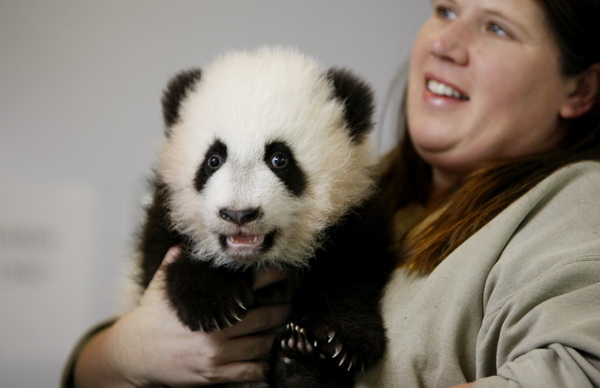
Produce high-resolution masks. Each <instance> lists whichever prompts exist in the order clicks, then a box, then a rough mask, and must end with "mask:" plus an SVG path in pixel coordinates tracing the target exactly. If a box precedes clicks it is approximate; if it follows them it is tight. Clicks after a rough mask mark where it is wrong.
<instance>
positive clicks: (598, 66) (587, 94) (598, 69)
mask: <svg viewBox="0 0 600 388" xmlns="http://www.w3.org/2000/svg"><path fill="white" fill-rule="evenodd" d="M572 85H573V86H572V91H571V92H570V94H569V95H568V96H567V99H566V100H565V102H564V103H563V105H562V106H561V107H560V112H559V113H560V117H562V118H563V119H574V118H577V117H579V116H582V115H584V114H585V113H586V112H588V111H589V110H590V109H591V108H592V107H593V106H594V103H595V102H596V100H597V99H598V98H600V96H599V95H598V94H599V93H600V63H594V64H592V65H591V66H590V67H589V68H588V69H587V70H585V71H584V72H583V73H581V74H579V75H577V76H575V77H573V80H572Z"/></svg>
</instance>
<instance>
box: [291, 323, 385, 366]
mask: <svg viewBox="0 0 600 388" xmlns="http://www.w3.org/2000/svg"><path fill="white" fill-rule="evenodd" d="M290 327H291V328H290ZM355 329H357V328H350V327H345V328H344V327H339V326H337V325H335V323H333V322H323V321H321V320H318V321H316V322H312V321H311V322H306V323H305V324H304V325H303V326H300V325H297V324H290V325H288V329H287V331H288V332H291V333H292V334H290V335H288V339H287V345H288V347H291V345H295V346H296V348H299V350H304V353H307V352H309V353H311V354H313V355H318V357H319V358H320V359H326V360H328V361H329V362H331V363H332V365H336V366H337V367H338V368H339V369H341V370H344V371H346V372H351V373H354V372H357V371H362V370H364V369H366V368H367V367H369V366H371V365H372V364H373V363H374V362H375V361H377V360H378V359H379V358H380V357H381V356H382V355H383V349H384V348H385V335H384V333H383V332H382V333H376V332H374V333H371V332H369V330H365V331H362V332H357V330H355Z"/></svg>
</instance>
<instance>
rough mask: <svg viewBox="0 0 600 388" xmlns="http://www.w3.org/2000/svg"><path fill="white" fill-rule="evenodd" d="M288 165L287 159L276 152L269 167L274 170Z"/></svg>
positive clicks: (282, 154) (281, 153)
mask: <svg viewBox="0 0 600 388" xmlns="http://www.w3.org/2000/svg"><path fill="white" fill-rule="evenodd" d="M287 165H288V158H287V156H286V155H285V154H284V153H283V152H276V153H274V154H273V156H271V167H273V168H276V169H282V168H286V167H287Z"/></svg>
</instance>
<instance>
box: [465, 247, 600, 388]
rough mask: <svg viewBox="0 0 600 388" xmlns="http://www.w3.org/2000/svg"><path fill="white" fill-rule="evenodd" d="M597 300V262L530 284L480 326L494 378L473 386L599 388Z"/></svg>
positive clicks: (555, 271) (563, 268) (562, 268)
mask: <svg viewBox="0 0 600 388" xmlns="http://www.w3.org/2000/svg"><path fill="white" fill-rule="evenodd" d="M599 301H600V257H588V258H584V259H578V260H575V261H573V262H570V263H567V264H564V265H557V266H556V267H555V268H550V269H549V270H548V271H547V272H546V273H544V274H543V275H542V276H540V277H539V278H537V279H532V280H531V282H530V283H529V284H527V285H526V286H524V287H523V288H521V289H519V290H518V291H516V292H515V293H514V294H512V295H510V296H509V297H508V298H506V300H505V301H504V303H503V305H502V307H500V308H499V309H498V310H497V311H494V313H493V314H491V315H489V316H488V317H487V318H486V320H485V321H484V326H485V327H486V330H485V333H484V331H483V330H482V334H481V336H482V337H484V338H485V340H484V343H485V344H487V346H490V345H492V343H494V345H495V346H496V347H497V348H496V351H497V353H496V355H495V356H493V358H495V360H494V361H495V363H496V367H497V377H496V378H490V379H488V380H487V381H482V382H481V383H478V384H477V385H476V387H478V388H483V387H532V388H533V387H540V388H542V387H543V388H552V387H556V388H559V387H560V388H569V387H573V388H575V387H577V388H584V387H598V386H600V304H599ZM488 357H489V358H490V359H491V358H492V356H491V355H488Z"/></svg>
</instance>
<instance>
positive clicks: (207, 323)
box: [178, 295, 252, 333]
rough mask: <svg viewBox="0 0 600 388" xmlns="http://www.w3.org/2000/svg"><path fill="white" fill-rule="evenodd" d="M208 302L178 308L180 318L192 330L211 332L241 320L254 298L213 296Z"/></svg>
mask: <svg viewBox="0 0 600 388" xmlns="http://www.w3.org/2000/svg"><path fill="white" fill-rule="evenodd" d="M206 302H207V303H206V304H204V305H203V306H199V303H196V304H195V307H194V308H189V309H179V310H178V315H179V318H180V319H181V321H182V322H183V323H184V324H185V325H186V326H188V327H189V328H190V329H191V330H192V331H203V332H206V333H209V332H212V331H216V330H221V329H224V328H227V327H229V326H231V325H233V324H235V323H237V322H239V321H241V320H242V318H243V317H244V316H246V313H247V310H248V306H249V305H250V304H251V303H252V298H251V297H242V296H240V295H238V296H233V297H230V298H224V297H217V296H212V297H210V301H206Z"/></svg>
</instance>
